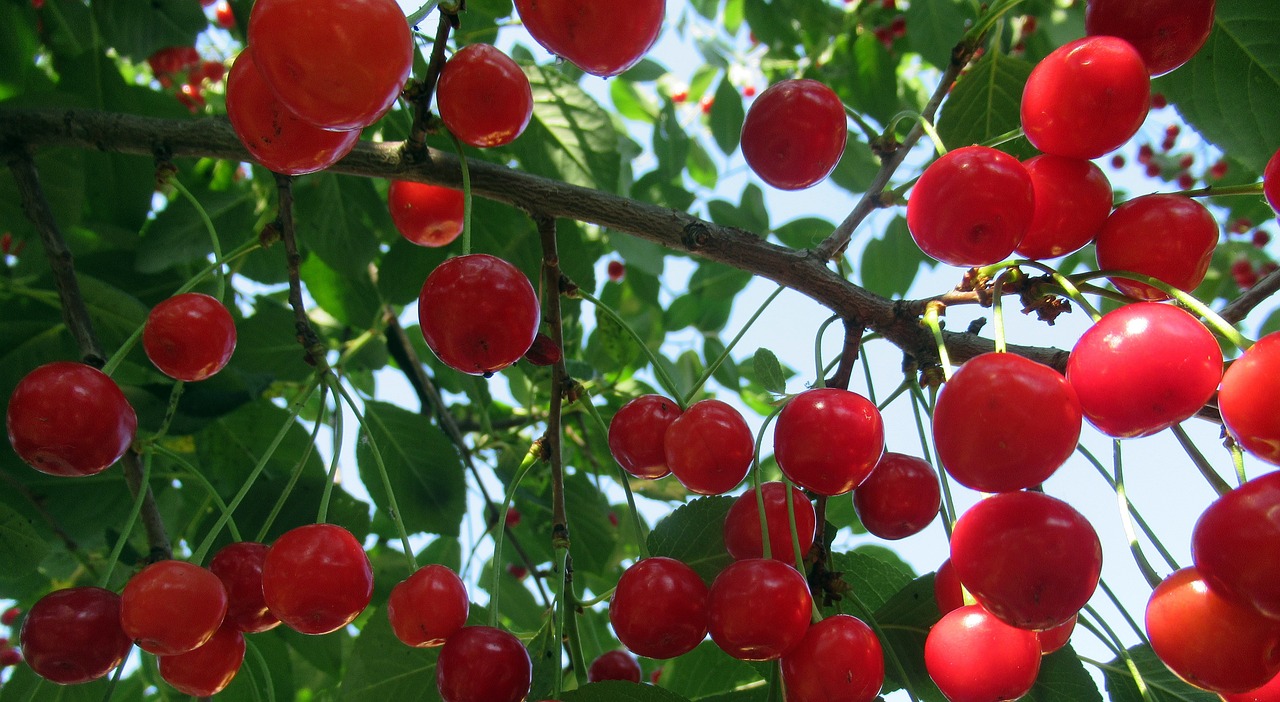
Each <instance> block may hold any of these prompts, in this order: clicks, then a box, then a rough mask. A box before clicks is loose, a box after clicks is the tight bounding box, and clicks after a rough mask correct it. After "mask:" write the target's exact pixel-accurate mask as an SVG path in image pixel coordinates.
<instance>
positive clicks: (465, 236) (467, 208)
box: [441, 18, 471, 256]
mask: <svg viewBox="0 0 1280 702" xmlns="http://www.w3.org/2000/svg"><path fill="white" fill-rule="evenodd" d="M441 21H444V20H443V18H442V19H441ZM449 137H450V138H451V139H453V147H454V150H456V151H457V152H458V167H459V168H460V169H461V170H462V255H463V256H466V255H467V254H469V253H471V168H470V167H468V166H467V154H466V151H465V150H464V149H463V148H462V140H461V139H459V138H458V135H456V134H454V133H453V132H450V133H449Z"/></svg>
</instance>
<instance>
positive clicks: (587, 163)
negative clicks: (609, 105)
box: [511, 66, 622, 192]
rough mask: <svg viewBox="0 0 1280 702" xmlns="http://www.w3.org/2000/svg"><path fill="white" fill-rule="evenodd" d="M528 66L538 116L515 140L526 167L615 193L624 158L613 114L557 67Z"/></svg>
mask: <svg viewBox="0 0 1280 702" xmlns="http://www.w3.org/2000/svg"><path fill="white" fill-rule="evenodd" d="M523 69H524V72H525V75H527V76H528V77H529V85H530V87H531V88H533V119H532V120H531V121H530V122H529V127H528V128H527V129H526V130H525V133H524V134H523V135H522V136H521V137H520V138H519V139H516V140H515V141H514V142H512V144H511V147H512V150H514V151H515V153H516V155H517V157H518V158H519V159H520V163H521V165H522V166H524V168H525V170H527V171H529V172H530V173H536V174H538V175H544V176H549V177H553V178H559V179H561V180H564V181H566V182H568V183H572V184H574V185H582V186H585V187H590V188H597V189H601V190H604V191H606V192H615V191H616V190H617V189H618V184H619V176H620V175H621V173H622V159H621V158H620V157H619V153H618V135H617V132H616V131H615V130H614V126H613V121H612V120H611V119H610V117H609V113H608V112H605V110H604V109H603V108H601V107H600V105H599V104H597V103H596V101H595V100H594V99H592V98H591V96H590V95H587V93H586V92H584V91H583V90H582V88H580V87H579V86H578V85H577V84H576V83H573V82H570V81H569V80H568V79H567V78H565V77H564V76H563V75H561V74H560V72H559V71H557V70H555V69H554V68H551V67H545V66H524V67H523Z"/></svg>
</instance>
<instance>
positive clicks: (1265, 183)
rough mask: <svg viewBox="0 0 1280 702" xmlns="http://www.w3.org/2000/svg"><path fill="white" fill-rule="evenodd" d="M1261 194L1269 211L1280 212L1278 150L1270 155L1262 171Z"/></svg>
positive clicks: (1279, 159)
mask: <svg viewBox="0 0 1280 702" xmlns="http://www.w3.org/2000/svg"><path fill="white" fill-rule="evenodd" d="M1262 194H1263V196H1265V197H1266V199H1267V204H1269V205H1271V209H1273V210H1275V211H1276V212H1280V150H1278V151H1276V152H1275V153H1274V154H1271V158H1269V159H1267V166H1266V168H1265V169H1263V171H1262Z"/></svg>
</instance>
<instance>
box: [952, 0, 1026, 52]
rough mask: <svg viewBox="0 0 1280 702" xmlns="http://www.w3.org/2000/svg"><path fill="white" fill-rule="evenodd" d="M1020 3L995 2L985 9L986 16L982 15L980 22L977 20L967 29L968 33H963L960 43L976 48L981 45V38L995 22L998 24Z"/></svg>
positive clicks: (1017, 1)
mask: <svg viewBox="0 0 1280 702" xmlns="http://www.w3.org/2000/svg"><path fill="white" fill-rule="evenodd" d="M1022 1H1023V0H997V2H994V3H992V4H991V6H990V7H989V8H987V13H986V15H984V16H983V17H982V18H981V20H979V21H978V22H977V23H976V24H975V25H974V26H973V27H971V28H970V29H969V31H968V32H966V33H965V35H964V39H962V40H961V43H962V44H967V45H969V46H977V45H978V44H981V43H982V40H983V37H984V36H985V35H986V33H987V32H988V31H990V30H991V28H992V27H994V26H995V24H996V22H998V21H999V20H1000V18H1001V17H1003V16H1004V15H1005V14H1007V13H1008V12H1009V11H1010V10H1012V9H1013V8H1015V7H1017V6H1018V5H1020V4H1022Z"/></svg>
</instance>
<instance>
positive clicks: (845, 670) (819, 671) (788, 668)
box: [782, 614, 884, 702]
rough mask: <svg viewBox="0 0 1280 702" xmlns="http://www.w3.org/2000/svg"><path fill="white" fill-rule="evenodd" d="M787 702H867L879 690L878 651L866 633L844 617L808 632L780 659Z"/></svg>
mask: <svg viewBox="0 0 1280 702" xmlns="http://www.w3.org/2000/svg"><path fill="white" fill-rule="evenodd" d="M782 683H783V686H784V687H785V688H786V690H787V702H830V701H831V700H840V701H841V702H871V701H872V700H874V699H876V697H877V695H879V694H880V688H881V687H882V686H883V685H884V651H883V650H882V649H881V647H880V640H879V639H877V638H876V635H875V633H874V632H872V631H871V627H869V626H867V625H866V624H865V623H863V621H862V620H861V619H857V618H854V617H851V616H849V615H847V614H837V615H835V616H833V617H827V618H826V619H823V620H822V621H820V622H818V623H817V624H814V625H813V626H811V627H809V630H808V631H807V632H806V633H805V635H804V638H803V639H801V640H800V643H799V644H798V645H797V646H796V647H795V648H793V649H791V651H790V652H789V653H787V654H786V655H785V656H783V657H782Z"/></svg>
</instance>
